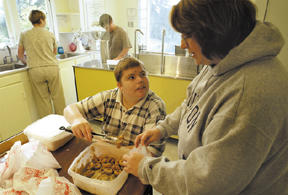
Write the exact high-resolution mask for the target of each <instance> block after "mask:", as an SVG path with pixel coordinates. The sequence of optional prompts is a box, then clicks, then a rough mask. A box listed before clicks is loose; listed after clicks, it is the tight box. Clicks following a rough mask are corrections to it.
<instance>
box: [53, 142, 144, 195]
mask: <svg viewBox="0 0 288 195" xmlns="http://www.w3.org/2000/svg"><path fill="white" fill-rule="evenodd" d="M90 144H91V142H88V141H86V140H84V139H80V138H77V137H73V138H72V139H71V140H70V141H69V142H68V143H66V144H65V145H64V146H62V147H60V148H59V149H58V150H56V151H54V152H52V154H53V156H54V157H55V158H56V159H57V161H58V162H59V164H60V165H61V167H62V168H61V169H60V170H59V175H60V176H64V177H66V178H67V179H68V180H69V181H70V182H71V183H73V180H72V178H71V176H70V175H69V174H68V168H69V166H70V165H71V163H72V162H73V160H74V159H75V158H76V157H77V156H78V155H79V154H80V152H81V151H83V150H84V149H85V148H86V147H88V146H89V145H90ZM147 187H148V186H147V185H143V184H142V183H141V182H140V180H139V179H138V178H137V177H135V176H134V175H130V174H129V176H128V179H127V180H126V182H125V184H124V185H123V187H122V188H121V189H120V191H119V192H118V195H132V194H133V195H143V194H147V193H148V192H147V190H146V189H148V188H147ZM80 191H81V193H82V194H84V195H86V194H87V195H88V194H90V193H88V192H86V191H84V190H80Z"/></svg>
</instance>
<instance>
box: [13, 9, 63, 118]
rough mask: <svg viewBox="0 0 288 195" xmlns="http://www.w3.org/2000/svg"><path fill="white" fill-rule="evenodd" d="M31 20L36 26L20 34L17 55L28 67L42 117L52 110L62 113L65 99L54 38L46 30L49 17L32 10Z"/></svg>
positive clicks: (52, 111)
mask: <svg viewBox="0 0 288 195" xmlns="http://www.w3.org/2000/svg"><path fill="white" fill-rule="evenodd" d="M29 20H30V22H31V23H32V25H33V28H32V29H30V30H28V31H26V32H23V33H21V36H20V40H19V46H18V57H19V59H20V60H21V61H22V62H23V63H24V64H26V63H27V65H28V67H29V69H28V73H29V77H30V81H31V85H32V90H33V94H34V98H35V100H36V105H37V110H38V114H39V116H40V117H44V116H46V115H49V114H52V113H56V114H60V115H62V114H63V109H64V108H65V99H64V94H63V88H62V83H61V79H60V75H59V67H58V60H57V59H56V54H57V45H56V41H55V37H54V35H53V34H52V33H51V32H49V31H48V30H46V29H45V26H46V16H45V14H44V13H43V12H42V11H39V10H32V11H31V13H30V15H29ZM25 52H26V55H27V62H26V59H25V57H24V53H25Z"/></svg>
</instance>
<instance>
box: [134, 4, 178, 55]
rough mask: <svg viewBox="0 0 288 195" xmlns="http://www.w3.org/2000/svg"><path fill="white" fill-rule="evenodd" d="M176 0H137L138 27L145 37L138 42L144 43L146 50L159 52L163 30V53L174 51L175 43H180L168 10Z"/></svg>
mask: <svg viewBox="0 0 288 195" xmlns="http://www.w3.org/2000/svg"><path fill="white" fill-rule="evenodd" d="M178 2H179V0H149V1H147V0H140V1H139V27H140V29H141V30H142V31H143V32H144V37H145V40H141V41H140V43H141V42H142V44H145V45H146V46H147V50H148V51H152V52H161V45H162V32H163V30H165V35H164V52H165V53H171V54H172V53H174V52H175V45H180V41H181V37H180V34H179V33H177V32H175V31H174V29H173V28H172V27H171V25H170V21H169V14H170V10H171V8H172V6H173V5H175V4H177V3H178Z"/></svg>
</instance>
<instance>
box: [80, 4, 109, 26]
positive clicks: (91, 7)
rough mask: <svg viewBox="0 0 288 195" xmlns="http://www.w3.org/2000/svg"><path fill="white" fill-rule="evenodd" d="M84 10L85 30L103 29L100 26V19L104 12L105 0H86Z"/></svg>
mask: <svg viewBox="0 0 288 195" xmlns="http://www.w3.org/2000/svg"><path fill="white" fill-rule="evenodd" d="M83 8H84V10H83V12H84V13H85V16H84V17H85V30H86V31H92V30H98V31H99V30H100V31H101V30H102V29H101V28H100V27H99V26H98V20H99V18H100V16H101V15H102V14H104V10H105V9H104V8H105V7H104V0H97V1H95V0H84V4H83Z"/></svg>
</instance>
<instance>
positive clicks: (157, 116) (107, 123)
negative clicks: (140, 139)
mask: <svg viewBox="0 0 288 195" xmlns="http://www.w3.org/2000/svg"><path fill="white" fill-rule="evenodd" d="M77 106H78V109H79V111H80V112H81V114H82V115H83V116H84V117H85V118H86V119H89V120H91V119H99V118H104V120H103V129H104V131H105V132H106V133H107V134H108V135H112V136H120V135H122V136H123V145H133V144H134V140H135V138H136V136H137V135H139V134H140V133H142V132H143V131H145V130H146V129H151V128H153V127H155V126H156V124H157V122H158V121H159V120H163V119H164V118H165V116H166V111H165V103H164V102H163V100H162V99H161V98H160V97H158V96H157V95H156V94H155V93H154V92H152V91H151V90H149V92H148V93H147V95H146V97H145V98H143V99H142V100H141V101H139V102H138V103H137V104H135V105H134V106H133V107H132V108H130V109H128V110H127V109H126V108H125V107H124V106H123V105H122V103H121V92H120V90H119V89H118V88H115V89H112V90H107V91H103V92H100V93H98V94H96V95H94V96H90V97H88V98H86V99H84V100H82V101H80V102H78V103H77ZM164 144H165V143H164V140H160V141H159V142H155V143H151V144H150V145H149V146H148V149H149V151H150V152H152V153H153V155H155V156H160V155H161V154H162V152H163V151H164V146H165V145H164Z"/></svg>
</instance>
